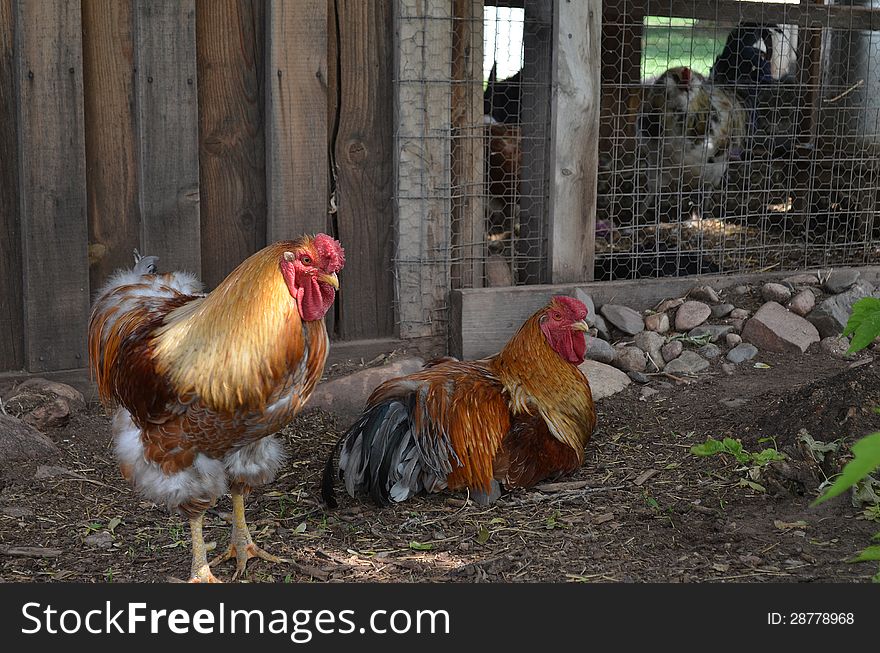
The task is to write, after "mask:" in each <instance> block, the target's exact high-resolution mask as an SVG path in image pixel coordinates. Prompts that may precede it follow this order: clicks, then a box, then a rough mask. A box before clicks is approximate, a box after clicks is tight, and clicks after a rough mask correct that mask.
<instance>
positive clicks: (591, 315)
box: [574, 288, 596, 326]
mask: <svg viewBox="0 0 880 653" xmlns="http://www.w3.org/2000/svg"><path fill="white" fill-rule="evenodd" d="M574 298H575V299H579V300H581V301H582V302H583V303H584V305H585V306H586V307H587V318H586V320H587V324H589V325H590V326H595V325H596V321H595V320H596V303H595V302H594V301H593V297H592V295H590V293H588V292H587V291H586V290H584V289H583V288H575V290H574Z"/></svg>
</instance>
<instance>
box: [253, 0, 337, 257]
mask: <svg viewBox="0 0 880 653" xmlns="http://www.w3.org/2000/svg"><path fill="white" fill-rule="evenodd" d="M327 143H328V137H327V0H297V2H286V1H284V0H269V1H268V2H267V4H266V201H267V218H266V220H267V240H268V241H269V242H272V241H276V240H282V239H289V238H296V237H298V236H300V235H302V234H304V233H316V232H319V231H324V230H325V229H326V228H327V209H328V203H327V200H328V192H329V191H328V170H329V166H328V161H327Z"/></svg>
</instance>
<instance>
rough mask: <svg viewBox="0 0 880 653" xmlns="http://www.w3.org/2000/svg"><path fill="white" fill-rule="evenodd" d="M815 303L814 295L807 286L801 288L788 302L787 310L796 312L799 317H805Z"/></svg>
mask: <svg viewBox="0 0 880 653" xmlns="http://www.w3.org/2000/svg"><path fill="white" fill-rule="evenodd" d="M815 305H816V295H814V294H813V291H812V290H810V289H809V288H807V289H806V290H801V291H800V292H799V293H798V294H797V295H795V296H794V298H793V299H792V300H791V302H789V304H788V310H790V311H791V312H792V313H797V314H798V315H800V316H801V317H806V316H807V313H809V312H810V311H812V310H813V307H814V306H815Z"/></svg>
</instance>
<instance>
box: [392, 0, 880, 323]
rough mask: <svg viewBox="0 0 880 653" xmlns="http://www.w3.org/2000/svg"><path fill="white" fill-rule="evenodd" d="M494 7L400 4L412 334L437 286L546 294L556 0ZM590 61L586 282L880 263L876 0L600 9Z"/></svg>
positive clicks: (405, 289)
mask: <svg viewBox="0 0 880 653" xmlns="http://www.w3.org/2000/svg"><path fill="white" fill-rule="evenodd" d="M498 4H499V5H502V6H495V4H494V3H490V2H483V1H481V0H398V2H397V7H398V10H397V11H398V14H397V16H396V19H397V21H398V27H399V29H398V34H399V38H400V44H399V47H398V57H399V58H400V61H399V62H398V65H397V66H396V70H397V78H396V79H395V86H396V105H397V106H396V111H397V116H396V124H397V132H396V138H397V145H398V148H397V149H398V160H397V189H396V190H397V208H398V213H399V215H398V218H399V219H398V221H397V223H398V226H399V232H398V247H397V269H398V271H401V270H403V271H404V272H405V275H404V277H405V278H404V279H401V280H399V281H400V283H399V293H400V295H401V296H400V297H398V300H399V301H400V305H401V313H400V314H401V321H402V327H404V328H405V330H406V329H409V327H412V329H411V332H412V333H413V334H415V335H418V334H421V333H429V332H430V333H434V334H437V333H440V332H442V327H440V328H439V329H438V327H437V324H438V321H441V322H442V320H443V319H445V310H446V308H447V305H446V302H447V299H446V297H447V296H448V290H449V289H451V288H471V287H483V286H511V285H520V284H536V283H546V282H548V281H549V267H550V266H549V262H548V260H547V253H548V242H547V238H548V232H549V228H548V225H549V224H550V223H549V216H548V207H549V205H550V201H549V197H550V192H551V190H552V189H551V186H550V183H551V181H550V171H551V170H552V169H553V165H552V163H553V162H552V161H550V160H549V156H550V152H551V148H550V145H551V144H550V142H549V138H550V134H551V120H552V97H553V88H552V80H553V78H554V65H555V63H554V52H553V43H554V42H555V41H554V39H555V38H556V37H554V30H553V24H554V19H553V15H552V12H553V6H554V4H555V3H554V2H552V1H550V0H543V1H542V0H504V1H503V2H501V1H500V0H499V2H498ZM566 29H568V28H566ZM595 65H596V66H599V67H601V93H600V98H599V103H600V105H601V112H600V113H601V117H600V132H599V142H598V149H599V169H598V184H597V186H598V197H597V214H596V234H595V236H596V237H595V252H594V254H595V269H594V276H595V278H596V279H597V280H610V279H638V278H651V277H661V276H684V275H692V274H703V273H745V272H757V271H764V270H770V269H773V270H794V269H801V268H816V267H832V266H840V265H863V264H871V263H875V264H876V263H880V218H877V216H876V214H877V209H878V202H880V192H878V191H880V163H878V162H880V158H878V154H880V150H878V147H880V124H878V123H880V0H842V1H840V2H831V0H777V1H775V2H755V1H751V0H605V1H604V2H603V3H602V57H601V61H596V62H595ZM554 130H555V131H554V132H553V133H557V134H560V133H565V132H564V129H559V126H558V125H556V126H555V127H554Z"/></svg>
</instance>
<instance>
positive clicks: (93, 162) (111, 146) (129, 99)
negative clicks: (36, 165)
mask: <svg viewBox="0 0 880 653" xmlns="http://www.w3.org/2000/svg"><path fill="white" fill-rule="evenodd" d="M82 12H83V94H84V102H85V124H86V130H85V132H86V133H85V138H86V169H87V170H88V175H87V176H86V184H87V192H88V216H89V283H90V287H91V289H92V292H94V291H96V290H97V289H98V288H100V287H101V285H102V284H103V283H104V281H105V280H106V279H107V276H108V275H110V274H111V273H112V272H113V271H114V270H116V269H118V268H121V267H129V266H130V265H131V264H132V250H133V249H134V248H136V247H140V244H141V243H140V206H139V203H138V162H137V150H138V146H137V138H138V135H137V127H136V124H135V114H134V111H133V106H134V40H133V37H134V35H133V32H132V29H133V15H132V5H131V3H128V2H117V1H116V0H83V3H82Z"/></svg>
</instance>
